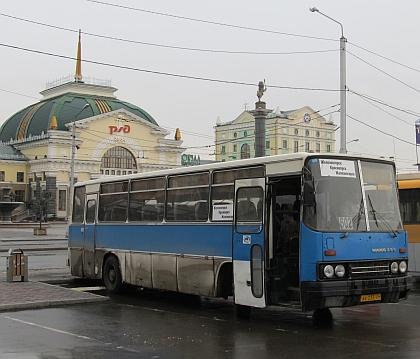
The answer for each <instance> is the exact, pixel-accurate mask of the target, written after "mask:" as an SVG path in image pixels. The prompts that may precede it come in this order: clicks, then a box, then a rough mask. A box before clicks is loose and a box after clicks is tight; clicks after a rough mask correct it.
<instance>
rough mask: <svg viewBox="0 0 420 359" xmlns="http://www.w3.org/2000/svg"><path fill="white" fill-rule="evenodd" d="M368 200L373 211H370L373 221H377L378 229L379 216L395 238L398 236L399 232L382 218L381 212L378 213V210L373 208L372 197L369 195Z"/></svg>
mask: <svg viewBox="0 0 420 359" xmlns="http://www.w3.org/2000/svg"><path fill="white" fill-rule="evenodd" d="M368 200H369V205H370V208H371V210H370V211H369V213H372V216H373V219H374V220H375V223H376V227H379V225H378V220H377V218H376V216H378V217H379V218H380V219H381V220H382V222H383V223H384V224H385V226H386V227H387V228H388V229H389V230H390V231H391V232H392V233H393V235H394V238H395V237H396V236H397V232H396V231H395V230H394V229H393V228H392V227H391V225H390V224H389V223H388V222H387V221H386V220H385V218H384V217H382V216H381V215H380V214H379V212H377V211H376V209H375V208H374V207H373V204H372V201H371V200H370V196H369V195H368Z"/></svg>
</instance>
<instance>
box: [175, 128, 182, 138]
mask: <svg viewBox="0 0 420 359" xmlns="http://www.w3.org/2000/svg"><path fill="white" fill-rule="evenodd" d="M180 139H181V132H180V131H179V128H177V129H176V131H175V140H177V141H179V140H180Z"/></svg>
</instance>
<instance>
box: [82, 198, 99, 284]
mask: <svg viewBox="0 0 420 359" xmlns="http://www.w3.org/2000/svg"><path fill="white" fill-rule="evenodd" d="M96 204H97V194H88V195H87V203H86V220H85V228H84V242H83V275H84V276H85V277H87V278H92V277H93V276H95V235H96V207H97V205H96Z"/></svg>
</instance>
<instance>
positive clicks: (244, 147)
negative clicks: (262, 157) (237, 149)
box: [241, 143, 250, 159]
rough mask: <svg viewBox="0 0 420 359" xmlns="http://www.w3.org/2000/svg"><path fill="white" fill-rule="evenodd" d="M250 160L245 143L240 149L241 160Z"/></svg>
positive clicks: (248, 150)
mask: <svg viewBox="0 0 420 359" xmlns="http://www.w3.org/2000/svg"><path fill="white" fill-rule="evenodd" d="M244 158H250V148H249V145H248V144H247V143H244V144H243V145H242V147H241V159H244Z"/></svg>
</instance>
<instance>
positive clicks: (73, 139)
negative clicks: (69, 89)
mask: <svg viewBox="0 0 420 359" xmlns="http://www.w3.org/2000/svg"><path fill="white" fill-rule="evenodd" d="M88 107H90V105H89V104H88V103H87V104H86V105H84V106H83V108H82V109H81V110H80V111H79V112H78V113H77V114H76V116H74V120H73V129H72V138H71V160H70V212H72V211H73V189H74V155H75V147H76V118H77V116H79V115H80V114H81V113H82V112H83V111H84V110H86V109H87V108H88Z"/></svg>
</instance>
